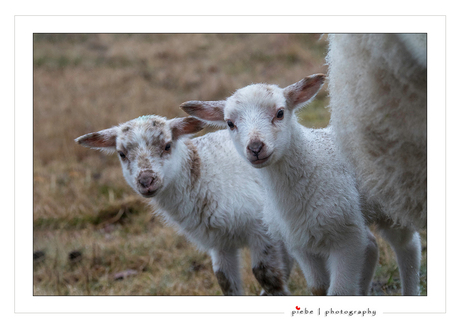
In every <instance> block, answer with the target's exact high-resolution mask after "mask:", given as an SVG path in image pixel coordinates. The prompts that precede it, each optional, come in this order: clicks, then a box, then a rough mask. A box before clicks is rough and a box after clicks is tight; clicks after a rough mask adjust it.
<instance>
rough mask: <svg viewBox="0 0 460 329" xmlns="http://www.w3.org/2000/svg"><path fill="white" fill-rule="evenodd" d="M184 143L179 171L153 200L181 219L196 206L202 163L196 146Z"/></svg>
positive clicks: (187, 142) (189, 142)
mask: <svg viewBox="0 0 460 329" xmlns="http://www.w3.org/2000/svg"><path fill="white" fill-rule="evenodd" d="M181 142H182V141H181ZM183 143H184V145H183V146H184V149H183V151H184V156H182V157H181V163H180V167H179V170H177V172H176V175H175V177H174V179H173V180H172V181H171V182H169V184H168V185H167V186H166V187H165V188H164V189H163V190H162V191H160V193H159V194H158V195H157V196H155V198H154V200H153V201H154V203H156V204H157V205H158V206H160V208H162V210H165V211H167V212H168V213H170V214H172V215H174V216H179V217H182V216H185V215H184V213H185V214H187V213H188V212H189V209H190V208H191V207H193V206H194V205H195V203H196V200H195V199H196V194H197V193H198V189H199V178H200V174H201V173H200V169H201V168H200V164H201V161H200V157H199V154H198V151H197V149H196V147H195V145H193V143H192V142H191V141H190V140H185V142H183Z"/></svg>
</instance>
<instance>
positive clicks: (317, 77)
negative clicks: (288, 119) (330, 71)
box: [283, 73, 326, 110]
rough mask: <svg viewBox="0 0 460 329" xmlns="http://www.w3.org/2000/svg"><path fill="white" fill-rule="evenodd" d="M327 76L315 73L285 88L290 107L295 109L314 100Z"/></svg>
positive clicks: (285, 95) (284, 91)
mask: <svg viewBox="0 0 460 329" xmlns="http://www.w3.org/2000/svg"><path fill="white" fill-rule="evenodd" d="M325 79H326V76H325V75H324V74H321V73H320V74H313V75H310V76H308V77H306V78H303V79H302V80H300V81H299V82H296V83H294V84H292V85H290V86H287V87H286V88H284V89H283V94H284V97H285V98H286V102H287V106H288V108H289V109H291V110H294V109H296V108H298V107H300V106H302V105H305V104H306V103H307V102H308V101H310V100H312V99H313V98H314V97H315V95H316V93H317V92H318V91H319V90H320V89H321V87H322V85H323V83H324V80H325Z"/></svg>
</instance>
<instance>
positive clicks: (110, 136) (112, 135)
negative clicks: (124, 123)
mask: <svg viewBox="0 0 460 329" xmlns="http://www.w3.org/2000/svg"><path fill="white" fill-rule="evenodd" d="M75 142H77V143H78V144H80V145H83V146H86V147H90V148H93V149H98V150H102V151H108V152H113V151H115V147H116V142H117V130H116V129H115V128H109V129H104V130H101V131H98V132H95V133H89V134H86V135H83V136H80V137H78V138H76V139H75Z"/></svg>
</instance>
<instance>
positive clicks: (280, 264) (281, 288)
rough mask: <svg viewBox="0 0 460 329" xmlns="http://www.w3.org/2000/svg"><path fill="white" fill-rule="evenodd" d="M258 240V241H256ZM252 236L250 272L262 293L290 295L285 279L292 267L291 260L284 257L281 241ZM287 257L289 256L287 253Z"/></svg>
mask: <svg viewBox="0 0 460 329" xmlns="http://www.w3.org/2000/svg"><path fill="white" fill-rule="evenodd" d="M257 240H259V241H257ZM260 240H261V239H257V238H256V237H253V239H252V240H251V245H250V249H251V260H252V272H253V273H254V276H255V278H256V279H257V281H258V282H259V283H260V285H261V286H262V288H263V289H264V291H263V292H262V295H275V296H280V295H290V292H289V290H288V288H287V280H288V278H289V274H290V272H291V268H292V262H290V261H289V260H286V259H284V258H285V257H286V255H283V249H282V248H283V245H282V242H281V241H278V242H277V243H272V242H271V241H260ZM287 257H290V256H289V255H287Z"/></svg>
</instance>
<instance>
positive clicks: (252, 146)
mask: <svg viewBox="0 0 460 329" xmlns="http://www.w3.org/2000/svg"><path fill="white" fill-rule="evenodd" d="M264 145H265V144H264V143H263V142H261V141H252V142H250V143H249V144H248V150H249V151H251V152H252V154H253V155H255V156H256V155H258V154H259V153H260V151H262V148H263V147H264Z"/></svg>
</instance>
